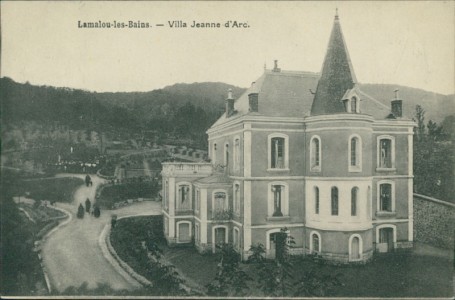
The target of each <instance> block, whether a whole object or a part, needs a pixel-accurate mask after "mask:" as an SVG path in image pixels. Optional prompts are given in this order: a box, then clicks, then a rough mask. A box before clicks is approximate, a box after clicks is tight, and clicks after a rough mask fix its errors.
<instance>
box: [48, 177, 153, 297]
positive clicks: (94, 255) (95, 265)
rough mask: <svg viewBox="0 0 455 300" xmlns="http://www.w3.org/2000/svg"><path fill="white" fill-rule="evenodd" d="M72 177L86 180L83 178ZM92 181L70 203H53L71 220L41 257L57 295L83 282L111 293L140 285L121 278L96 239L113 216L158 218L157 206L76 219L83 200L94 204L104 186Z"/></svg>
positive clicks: (150, 203)
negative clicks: (107, 288)
mask: <svg viewBox="0 0 455 300" xmlns="http://www.w3.org/2000/svg"><path fill="white" fill-rule="evenodd" d="M60 176H68V175H66V174H63V175H60ZM75 176H76V177H80V178H82V179H84V178H85V175H83V174H82V175H75ZM91 177H92V181H93V186H90V187H86V186H85V184H84V185H83V186H81V187H80V188H79V189H78V190H77V191H76V192H75V194H74V199H73V202H72V203H56V206H57V207H59V208H62V209H64V210H66V211H68V212H70V213H71V215H72V218H71V220H70V221H69V223H68V224H67V225H65V226H62V227H61V228H59V229H58V230H56V231H55V232H54V233H53V234H51V235H50V236H49V237H48V238H47V239H46V240H45V241H44V243H43V247H42V257H43V262H44V265H45V268H46V270H47V272H48V275H49V280H50V283H51V285H52V287H53V289H56V290H58V291H60V292H61V291H64V290H65V289H66V288H68V287H70V286H75V287H79V286H80V285H81V284H82V283H83V282H87V283H88V287H89V288H95V287H96V286H97V283H106V284H109V285H110V286H111V287H112V288H113V289H128V290H132V289H134V288H137V287H138V286H139V285H138V284H137V282H135V281H134V280H132V279H131V278H130V277H129V276H126V274H123V276H122V275H121V274H120V273H119V272H117V271H116V269H115V268H114V267H113V266H112V265H111V264H110V263H109V261H108V260H107V259H106V258H105V257H104V256H103V253H102V251H101V248H100V246H99V243H98V239H99V236H100V234H101V232H102V230H103V228H104V226H105V225H106V224H108V223H109V222H110V219H111V215H112V214H116V215H118V216H125V215H131V216H133V215H158V214H161V211H160V210H161V208H160V203H158V202H153V201H147V202H140V203H136V204H134V205H131V206H127V207H123V208H121V209H117V210H115V211H110V210H102V211H101V216H100V218H95V217H93V216H91V215H88V214H85V216H84V218H83V219H77V218H76V212H77V207H78V206H79V203H82V204H83V205H85V200H86V199H87V198H89V199H90V201H92V204H93V201H94V196H95V192H96V187H97V186H98V185H100V184H101V183H103V182H104V179H101V178H99V177H97V176H95V175H93V176H91Z"/></svg>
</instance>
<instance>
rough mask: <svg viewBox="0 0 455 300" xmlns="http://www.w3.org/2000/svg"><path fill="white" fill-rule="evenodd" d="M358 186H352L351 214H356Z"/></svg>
mask: <svg viewBox="0 0 455 300" xmlns="http://www.w3.org/2000/svg"><path fill="white" fill-rule="evenodd" d="M358 191H359V188H357V187H353V188H352V190H351V216H357V194H358Z"/></svg>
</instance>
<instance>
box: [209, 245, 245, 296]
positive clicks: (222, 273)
mask: <svg viewBox="0 0 455 300" xmlns="http://www.w3.org/2000/svg"><path fill="white" fill-rule="evenodd" d="M217 247H218V248H219V249H220V250H221V258H220V262H219V264H218V267H217V274H216V277H215V279H214V280H213V281H212V282H211V283H209V284H208V285H207V289H208V295H210V296H218V297H223V296H245V295H246V293H247V291H248V289H249V287H248V284H247V282H248V281H251V280H252V279H251V277H250V276H248V275H247V274H246V273H245V272H244V271H243V270H242V269H241V267H240V264H239V261H240V254H238V253H237V252H236V251H235V250H234V248H233V247H232V245H230V244H221V245H217Z"/></svg>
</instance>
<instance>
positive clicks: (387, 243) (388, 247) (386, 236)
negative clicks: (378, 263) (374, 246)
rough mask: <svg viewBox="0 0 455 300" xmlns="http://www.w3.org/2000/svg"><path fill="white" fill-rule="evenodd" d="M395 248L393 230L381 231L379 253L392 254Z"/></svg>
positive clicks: (385, 229) (383, 229)
mask: <svg viewBox="0 0 455 300" xmlns="http://www.w3.org/2000/svg"><path fill="white" fill-rule="evenodd" d="M393 248H394V246H393V228H382V229H379V245H378V250H379V252H392V251H393Z"/></svg>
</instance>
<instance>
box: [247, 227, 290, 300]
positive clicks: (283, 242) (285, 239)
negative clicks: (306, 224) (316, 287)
mask: <svg viewBox="0 0 455 300" xmlns="http://www.w3.org/2000/svg"><path fill="white" fill-rule="evenodd" d="M288 232H289V231H288V229H287V228H286V227H285V228H282V229H281V230H280V232H278V233H275V234H274V239H275V247H276V248H275V259H274V260H273V261H272V262H270V261H267V260H266V259H265V258H264V254H265V249H264V246H263V245H261V244H259V245H256V246H252V247H251V248H250V251H251V252H252V255H251V256H250V257H249V258H248V261H249V262H250V263H256V269H257V274H258V287H259V288H260V289H261V291H262V292H263V293H264V296H267V297H287V296H290V295H292V293H291V292H292V289H293V272H292V264H291V260H290V255H289V248H290V246H292V244H293V243H294V239H293V237H292V236H291V235H289V234H288Z"/></svg>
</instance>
